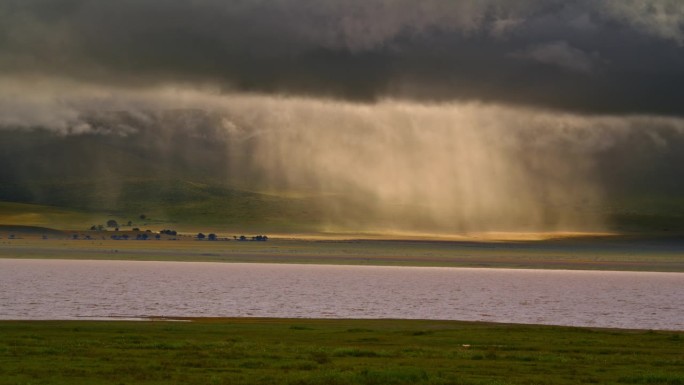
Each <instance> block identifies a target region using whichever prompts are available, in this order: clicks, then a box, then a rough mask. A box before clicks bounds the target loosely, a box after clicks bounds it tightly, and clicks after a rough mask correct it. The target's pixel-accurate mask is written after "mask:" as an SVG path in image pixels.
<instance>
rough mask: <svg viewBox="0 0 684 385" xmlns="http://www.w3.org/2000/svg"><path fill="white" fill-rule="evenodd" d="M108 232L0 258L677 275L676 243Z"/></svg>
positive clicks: (2, 248) (9, 247)
mask: <svg viewBox="0 0 684 385" xmlns="http://www.w3.org/2000/svg"><path fill="white" fill-rule="evenodd" d="M114 233H115V232H112V231H108V232H92V233H91V234H92V235H93V237H98V238H96V239H92V240H83V239H80V240H72V239H47V240H42V239H40V238H36V237H33V238H31V237H29V238H19V239H8V238H7V237H6V236H3V235H1V234H0V238H1V239H0V258H31V259H44V258H48V259H104V260H138V261H194V262H252V263H313V264H336V265H386V266H449V267H488V268H531V269H574V270H625V271H666V272H684V243H683V242H681V241H679V240H675V241H671V240H662V241H660V240H655V241H645V240H640V239H637V240H629V239H618V240H611V239H610V238H608V239H593V240H556V241H544V242H541V241H539V242H441V241H434V242H428V241H382V240H356V241H354V240H349V241H313V240H304V239H277V238H276V239H271V240H269V241H268V242H251V241H249V242H239V241H235V240H232V239H231V240H230V241H206V240H204V241H198V240H194V239H192V237H191V236H183V237H181V238H179V239H180V240H159V241H158V240H147V241H136V240H128V241H114V240H111V239H109V238H108V237H109V236H110V235H111V234H114ZM119 233H120V232H119ZM100 236H102V237H105V239H100V238H99V237H100ZM27 237H28V235H27ZM133 238H134V237H133Z"/></svg>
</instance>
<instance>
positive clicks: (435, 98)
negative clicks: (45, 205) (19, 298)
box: [0, 0, 684, 233]
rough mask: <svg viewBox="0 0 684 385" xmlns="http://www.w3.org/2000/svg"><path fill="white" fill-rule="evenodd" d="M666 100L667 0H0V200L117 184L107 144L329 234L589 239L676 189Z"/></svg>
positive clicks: (672, 108)
mask: <svg viewBox="0 0 684 385" xmlns="http://www.w3.org/2000/svg"><path fill="white" fill-rule="evenodd" d="M682 101H684V2H682V1H679V0H651V1H643V0H576V1H561V0H523V1H508V0H480V1H476V0H461V1H450V0H423V1H413V0H345V1H342V0H234V1H226V0H163V1H162V0H121V1H105V0H0V130H2V134H3V138H9V139H11V140H15V141H16V143H15V142H12V143H10V144H7V145H4V146H0V150H1V151H0V158H2V159H7V163H11V165H10V167H6V168H5V169H4V170H0V171H1V172H0V179H3V178H4V180H0V182H3V183H5V182H8V181H10V182H12V183H13V184H15V185H17V186H19V187H17V188H18V190H17V191H19V190H21V188H23V187H21V186H22V183H23V182H24V180H25V179H30V178H32V177H34V175H38V176H40V178H45V179H46V180H47V179H50V178H52V179H57V180H62V179H64V178H66V177H68V175H66V174H68V173H69V172H73V170H74V169H77V168H79V167H81V168H83V170H85V171H83V174H84V175H87V174H88V173H92V170H91V168H88V167H87V165H85V166H84V165H79V166H78V167H73V166H72V165H71V164H72V163H78V161H74V159H72V157H70V155H69V152H70V151H71V150H74V149H75V150H76V151H73V153H75V154H88V156H89V157H91V160H92V161H93V162H92V163H93V164H98V165H101V167H102V169H107V172H106V173H100V175H106V176H107V177H106V178H103V179H107V183H108V184H107V186H108V187H107V188H108V189H115V188H114V187H112V186H114V185H115V184H116V183H113V182H112V181H113V180H116V179H117V178H122V177H125V176H126V175H122V174H119V172H120V169H121V168H124V166H122V165H124V164H128V163H125V162H123V163H121V162H119V163H116V162H114V163H116V164H118V165H119V166H118V167H119V169H111V170H110V169H108V167H111V165H112V162H111V157H112V156H111V154H104V155H103V154H100V153H99V152H98V151H90V152H89V151H80V150H78V149H77V147H78V146H80V145H82V146H87V145H86V144H84V143H90V144H93V143H96V144H97V145H98V146H102V143H111V144H112V145H111V146H110V148H111V149H112V151H113V152H116V153H117V154H119V159H121V155H120V154H130V153H132V152H135V154H136V156H140V157H139V158H136V159H145V160H146V161H147V162H149V163H150V164H154V165H155V166H154V171H153V172H150V173H149V174H146V173H145V172H140V173H138V174H136V177H138V178H141V177H142V175H144V176H145V177H149V175H152V174H154V175H158V174H160V175H175V176H174V177H176V176H177V174H174V173H175V170H173V167H176V166H178V165H184V166H183V167H186V166H187V168H188V169H190V170H198V169H201V168H202V169H203V170H202V172H203V173H204V175H210V176H211V177H213V178H216V179H217V180H220V182H221V183H227V184H231V185H232V186H240V187H241V188H245V189H249V190H250V191H271V192H272V191H276V192H277V193H279V194H282V193H288V194H290V193H291V194H295V195H296V194H300V195H301V194H304V195H306V194H309V195H311V196H315V197H317V199H318V198H321V199H323V200H326V202H328V203H329V204H328V206H327V207H326V210H324V212H325V213H326V217H325V218H321V221H322V222H327V223H328V224H329V225H330V226H331V227H333V228H336V229H338V230H339V229H344V228H345V227H353V228H356V229H358V228H364V229H369V230H374V231H375V230H377V231H384V230H391V231H409V230H410V231H426V232H447V233H448V232H468V231H511V230H525V231H527V230H534V231H538V230H559V231H560V230H598V229H602V228H604V225H605V224H606V218H607V216H606V215H605V212H606V211H607V210H608V209H609V207H611V205H613V204H614V203H615V202H616V201H617V200H618V198H619V199H622V200H623V201H630V200H631V201H636V200H635V199H636V198H635V197H643V196H647V197H649V198H652V199H655V200H661V201H662V200H664V199H661V198H663V197H667V199H674V200H677V199H681V197H682V196H684V167H682V164H684V107H683V104H682V103H683V102H682ZM13 133H17V134H16V135H14V134H13ZM19 133H23V135H20V134H19ZM70 138H81V139H83V138H85V139H88V140H91V139H92V140H91V141H90V142H88V141H87V140H84V141H79V140H72V141H70ZM33 141H35V142H40V146H38V145H35V146H34V145H33V144H31V143H28V142H33ZM60 146H61V147H60ZM51 147H52V148H61V149H62V150H60V151H61V152H60V151H56V152H57V153H59V154H61V155H60V158H59V159H62V160H63V161H64V163H65V164H63V165H55V164H51V162H50V160H49V159H43V158H44V156H43V154H45V153H49V151H46V149H47V148H51ZM97 148H98V149H99V148H107V147H106V146H102V147H97ZM22 149H26V151H25V152H22ZM64 149H68V151H65V150H64ZM122 149H123V150H122ZM128 149H134V150H131V151H132V152H127V151H128ZM36 154H39V155H41V156H42V157H41V159H42V161H41V162H32V161H31V159H32V157H33V156H35V155H36ZM100 156H102V157H103V158H102V159H100V158H99V157H100ZM178 159H180V160H181V161H178ZM195 160H197V161H195ZM55 163H58V162H55ZM171 165H174V166H173V167H172V166H171ZM208 165H210V166H208ZM98 167H100V166H98ZM165 167H166V169H164V168H165ZM140 168H141V169H142V168H144V165H143V166H141V167H140ZM44 169H49V170H50V171H49V172H48V171H44ZM27 170H31V172H28V171H27ZM54 170H57V171H54ZM59 170H67V172H63V173H61V174H60V172H59ZM150 170H151V168H150ZM53 171H54V172H53ZM138 171H139V170H138ZM148 171H149V170H148ZM124 174H125V172H124ZM188 175H190V177H192V176H193V174H192V172H191V173H186V174H183V175H182V178H188V177H189V176H188ZM110 177H111V178H110ZM31 186H34V187H35V186H36V183H33V184H32V185H31ZM24 190H26V191H28V190H30V189H29V188H28V187H26V188H25V189H24ZM24 190H21V191H24ZM30 193H34V192H32V191H31V192H30ZM28 195H30V194H28ZM35 195H36V196H38V195H40V194H39V192H35ZM331 197H332V198H331ZM328 198H331V199H328ZM226 199H228V198H226ZM673 207H680V206H677V205H675V206H673ZM630 210H631V209H630ZM668 211H670V212H674V211H672V210H669V209H668ZM675 214H677V213H675ZM639 215H641V214H639ZM677 215H684V213H679V214H677Z"/></svg>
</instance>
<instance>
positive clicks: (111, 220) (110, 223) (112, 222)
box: [107, 219, 119, 227]
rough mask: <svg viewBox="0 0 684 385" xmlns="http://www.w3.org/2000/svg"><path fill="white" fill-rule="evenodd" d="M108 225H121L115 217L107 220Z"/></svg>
mask: <svg viewBox="0 0 684 385" xmlns="http://www.w3.org/2000/svg"><path fill="white" fill-rule="evenodd" d="M107 227H119V223H118V222H117V221H115V220H113V219H110V220H108V221H107Z"/></svg>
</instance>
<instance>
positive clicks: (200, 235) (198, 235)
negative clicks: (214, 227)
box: [197, 233, 206, 239]
mask: <svg viewBox="0 0 684 385" xmlns="http://www.w3.org/2000/svg"><path fill="white" fill-rule="evenodd" d="M204 238H206V236H205V235H204V234H202V233H199V234H197V239H204Z"/></svg>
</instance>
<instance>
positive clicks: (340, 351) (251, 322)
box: [0, 319, 684, 385]
mask: <svg viewBox="0 0 684 385" xmlns="http://www.w3.org/2000/svg"><path fill="white" fill-rule="evenodd" d="M683 351H684V333H682V332H651V331H622V330H595V329H580V328H567V327H547V326H544V327H542V326H522V325H500V324H499V325H497V324H484V323H466V322H451V321H409V320H303V319H302V320H299V319H217V320H212V319H203V320H195V321H193V322H156V321H154V322H123V321H113V322H110V321H107V322H102V321H38V322H11V321H3V322H0V384H69V385H72V384H112V385H118V384H186V385H191V384H202V385H204V384H233V385H238V384H298V385H308V384H312V385H314V384H320V385H335V384H338V385H342V384H445V385H446V384H481V385H486V384H492V385H494V384H497V385H498V384H573V385H574V384H672V385H674V384H684V371H682V368H683V367H684V355H682V352H683Z"/></svg>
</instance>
